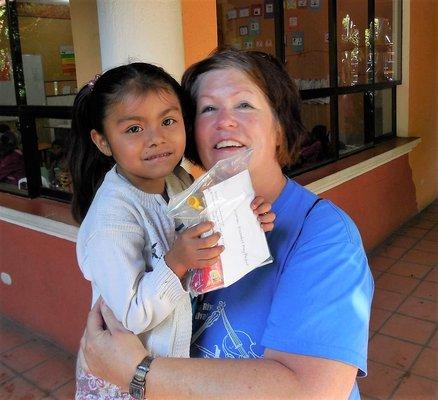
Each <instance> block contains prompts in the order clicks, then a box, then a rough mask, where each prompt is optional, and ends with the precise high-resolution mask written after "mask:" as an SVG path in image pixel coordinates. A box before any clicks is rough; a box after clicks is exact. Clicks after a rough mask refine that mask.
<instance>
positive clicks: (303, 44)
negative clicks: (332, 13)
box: [284, 1, 330, 90]
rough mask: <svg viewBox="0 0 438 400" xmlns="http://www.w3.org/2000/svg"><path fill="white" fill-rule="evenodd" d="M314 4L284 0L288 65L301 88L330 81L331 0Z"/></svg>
mask: <svg viewBox="0 0 438 400" xmlns="http://www.w3.org/2000/svg"><path fill="white" fill-rule="evenodd" d="M312 4H313V3H312ZM312 4H311V3H310V2H309V4H308V5H307V6H306V7H303V6H302V5H301V6H300V7H298V5H297V3H293V2H290V1H289V2H287V1H285V2H284V35H285V57H286V69H287V71H288V72H289V74H290V76H291V77H293V78H294V79H295V82H296V84H297V86H298V88H299V89H300V90H306V89H318V88H325V87H329V85H330V81H329V37H328V35H329V34H328V2H327V1H321V2H319V4H318V8H315V7H313V6H312ZM315 27H318V29H315Z"/></svg>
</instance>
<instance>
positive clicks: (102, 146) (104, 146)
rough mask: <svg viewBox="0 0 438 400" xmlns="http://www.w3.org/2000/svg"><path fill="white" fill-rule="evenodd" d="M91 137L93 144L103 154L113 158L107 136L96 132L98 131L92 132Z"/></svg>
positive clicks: (93, 130)
mask: <svg viewBox="0 0 438 400" xmlns="http://www.w3.org/2000/svg"><path fill="white" fill-rule="evenodd" d="M90 136H91V140H92V141H93V143H94V144H95V145H96V147H97V148H98V149H99V150H100V151H101V152H102V153H103V154H105V155H106V156H108V157H111V156H112V155H113V153H112V152H111V148H110V146H109V143H108V140H106V138H105V136H103V135H102V134H100V133H99V132H98V131H96V129H92V130H91V132H90Z"/></svg>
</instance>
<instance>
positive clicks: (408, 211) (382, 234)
mask: <svg viewBox="0 0 438 400" xmlns="http://www.w3.org/2000/svg"><path fill="white" fill-rule="evenodd" d="M321 197H324V198H327V199H330V200H332V201H333V202H334V203H335V204H337V205H338V206H340V207H341V208H342V209H343V210H345V211H346V212H347V213H348V214H349V215H350V217H351V218H352V219H353V220H354V222H355V223H356V224H357V226H358V228H359V230H360V233H361V235H362V239H363V241H364V245H365V248H366V249H367V251H369V250H371V249H373V248H374V247H376V246H377V245H378V244H379V243H381V242H382V241H383V240H384V239H385V238H386V237H388V236H389V235H390V234H391V233H392V232H393V231H395V230H396V229H397V228H399V227H400V226H401V225H402V224H403V223H404V222H406V221H407V220H408V219H409V218H410V217H412V216H414V215H415V214H416V213H417V212H418V210H417V203H416V199H415V185H414V183H413V180H412V171H411V168H410V166H409V161H408V156H407V155H404V156H402V157H399V158H396V159H395V160H393V161H391V162H389V163H386V164H384V165H381V166H380V167H378V168H376V169H374V170H372V171H370V172H368V173H365V174H363V175H360V176H358V177H357V178H354V179H352V180H350V181H348V182H345V183H343V184H342V185H340V186H337V187H336V188H333V189H331V190H328V191H326V192H324V193H322V194H321Z"/></svg>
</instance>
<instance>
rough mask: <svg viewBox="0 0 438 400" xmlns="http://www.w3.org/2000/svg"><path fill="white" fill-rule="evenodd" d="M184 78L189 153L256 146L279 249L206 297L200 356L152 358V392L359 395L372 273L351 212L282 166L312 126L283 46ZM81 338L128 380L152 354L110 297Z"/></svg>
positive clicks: (201, 305)
mask: <svg viewBox="0 0 438 400" xmlns="http://www.w3.org/2000/svg"><path fill="white" fill-rule="evenodd" d="M183 86H184V88H185V89H186V90H187V91H188V92H189V93H190V94H191V97H192V100H193V103H194V104H193V106H194V107H195V109H196V116H195V122H194V129H193V132H192V130H191V129H189V130H188V133H189V137H188V141H187V143H188V148H187V150H186V155H187V157H188V158H189V159H190V160H192V161H193V162H195V163H196V164H200V165H202V166H203V167H204V168H207V169H208V168H210V167H211V166H213V165H214V163H215V162H216V161H218V160H220V159H222V158H225V157H228V156H230V155H232V154H235V153H236V152H239V151H242V150H244V149H246V148H252V149H253V157H252V159H251V164H250V172H251V177H252V181H253V185H254V189H255V192H256V194H257V195H260V196H263V197H264V198H265V199H266V200H267V201H270V202H272V203H273V210H274V212H275V213H276V215H277V218H276V223H275V228H274V230H273V231H272V232H271V233H269V234H268V243H269V246H270V250H271V253H272V254H273V257H274V260H275V261H274V263H273V264H271V265H269V266H266V267H264V268H259V269H256V270H255V271H253V272H251V273H250V274H248V275H247V276H246V277H244V278H243V279H241V280H240V281H239V282H237V283H236V284H234V285H232V286H230V287H228V288H225V289H222V290H218V291H215V292H211V293H208V294H207V295H205V296H204V297H203V298H202V299H200V300H199V301H198V305H197V311H196V312H195V315H194V326H193V338H192V349H191V354H192V357H199V358H198V359H196V358H192V359H172V358H158V359H155V360H150V359H149V360H148V368H149V367H150V370H149V372H145V373H146V395H147V398H148V399H160V398H172V399H185V398H190V399H197V398H200V399H201V398H203V399H205V398H215V399H216V398H218V399H222V398H224V399H225V398H226V399H238V398H242V399H248V398H251V399H253V398H254V399H255V398H260V399H274V398H296V399H342V398H344V399H345V398H350V399H357V398H359V393H358V389H357V385H356V382H355V378H356V376H357V375H359V376H364V375H365V374H366V354H367V343H368V323H369V315H370V305H371V297H372V292H373V281H372V277H371V274H370V271H369V268H368V264H367V259H366V255H365V252H364V249H363V246H362V242H361V239H360V236H359V233H358V231H357V229H356V227H355V225H354V223H353V222H352V221H351V220H350V219H349V217H348V216H347V215H346V214H345V213H343V212H342V211H341V210H339V209H338V208H337V207H336V206H334V205H333V204H332V203H330V202H329V201H325V200H323V201H318V200H319V199H318V198H317V197H316V196H315V195H313V194H312V193H310V192H308V191H307V190H306V189H304V188H303V187H301V186H299V185H298V184H296V183H295V182H293V181H292V180H289V179H287V178H286V177H285V176H284V175H283V173H282V168H283V167H285V166H287V165H290V164H291V163H292V162H293V160H294V158H295V157H296V155H297V152H298V149H299V143H300V140H301V135H302V132H303V129H302V124H301V119H300V114H299V96H298V92H297V90H296V88H295V86H294V85H293V83H292V81H291V80H290V78H289V77H288V74H287V72H286V71H285V70H284V68H283V67H282V66H281V65H280V63H279V62H278V61H276V60H275V59H274V58H273V57H271V56H269V55H267V54H264V53H259V52H239V51H236V50H224V51H219V52H217V53H215V54H213V55H212V56H210V57H208V58H207V59H205V60H203V61H201V62H199V63H197V64H195V65H193V66H192V67H190V68H189V69H188V70H187V71H186V73H185V74H184V76H183ZM190 135H192V136H190ZM102 316H103V318H104V321H105V323H106V326H107V328H106V329H103V322H104V321H103V320H102ZM82 346H83V348H84V350H85V355H86V358H87V362H88V363H89V366H90V368H91V369H92V371H93V372H94V373H95V374H96V375H99V376H102V377H104V378H105V379H107V380H109V381H112V382H114V383H117V384H119V385H121V386H122V387H124V388H126V389H127V388H128V385H129V382H130V381H131V379H132V377H133V376H134V373H135V371H136V365H137V364H138V363H139V362H140V361H141V360H142V358H143V357H144V356H145V355H146V354H145V350H144V349H142V346H141V345H140V343H139V342H138V341H137V339H136V338H135V336H133V335H132V334H130V333H129V332H127V331H125V330H124V329H123V327H122V326H121V325H120V324H119V323H118V322H117V321H116V320H115V319H114V317H113V315H112V313H111V310H109V309H108V307H106V306H105V305H104V304H103V305H102V304H97V305H96V306H95V307H94V308H93V310H92V311H91V312H90V316H89V320H88V325H87V334H86V335H85V337H84V338H83V341H82ZM217 358H221V359H217ZM148 368H146V369H148Z"/></svg>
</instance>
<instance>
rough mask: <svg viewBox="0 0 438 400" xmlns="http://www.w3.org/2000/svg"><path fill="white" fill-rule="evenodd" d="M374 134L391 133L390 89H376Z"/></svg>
mask: <svg viewBox="0 0 438 400" xmlns="http://www.w3.org/2000/svg"><path fill="white" fill-rule="evenodd" d="M374 109H375V111H374V115H375V136H376V137H378V136H383V135H388V134H391V133H392V89H385V90H377V91H376V93H375V96H374Z"/></svg>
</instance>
